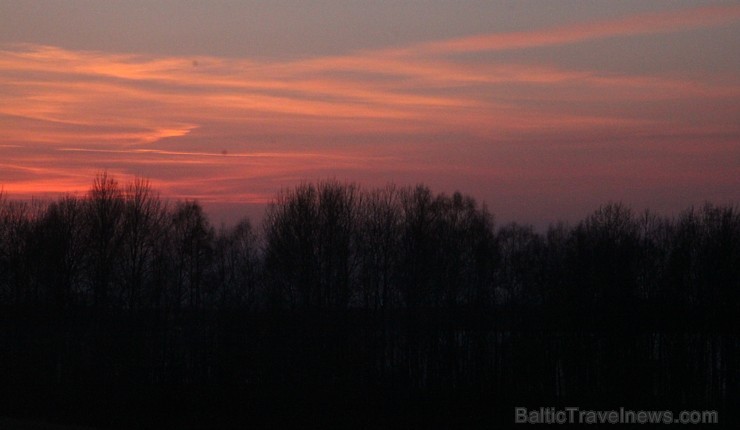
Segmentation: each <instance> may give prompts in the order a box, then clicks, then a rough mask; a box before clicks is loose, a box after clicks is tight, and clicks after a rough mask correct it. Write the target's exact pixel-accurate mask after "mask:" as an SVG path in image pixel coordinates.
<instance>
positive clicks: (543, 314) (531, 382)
mask: <svg viewBox="0 0 740 430" xmlns="http://www.w3.org/2000/svg"><path fill="white" fill-rule="evenodd" d="M738 261H740V211H738V209H737V207H735V206H714V205H711V204H706V205H705V206H703V207H701V208H698V209H697V208H690V209H688V210H686V211H684V212H682V213H680V214H679V215H678V216H677V217H675V218H669V217H661V216H658V215H656V214H654V213H651V212H649V211H646V212H643V213H640V214H639V215H636V214H635V213H634V212H633V211H632V210H631V209H630V208H629V207H627V206H626V205H624V204H621V203H608V204H606V205H604V206H601V207H600V208H598V209H597V210H596V211H594V212H593V213H592V214H590V215H589V216H587V217H586V218H585V219H584V220H582V221H580V222H577V223H575V224H574V225H572V226H570V225H567V224H562V223H560V224H555V225H552V226H550V227H549V228H548V229H547V230H546V231H545V232H544V233H540V232H538V231H537V230H536V229H535V228H533V227H532V226H528V225H522V224H517V223H509V224H506V225H503V226H501V227H497V226H496V225H495V223H494V217H493V215H492V214H490V213H489V212H488V210H487V209H486V207H485V206H481V205H479V204H478V203H477V202H476V201H475V200H474V199H472V198H471V197H469V196H465V195H464V194H461V193H459V192H456V193H453V194H451V195H448V194H435V193H433V192H432V190H431V189H429V188H428V187H426V186H424V185H417V186H415V187H408V188H397V187H395V186H394V185H387V186H385V187H382V188H377V189H365V188H362V187H360V186H358V185H356V184H346V183H340V182H338V181H336V180H329V181H324V182H319V183H317V184H311V183H305V184H300V185H298V186H296V187H294V188H291V189H287V190H284V191H282V192H281V193H279V194H278V195H277V196H276V198H275V200H274V201H273V203H272V204H271V205H270V207H269V208H268V210H267V212H266V216H265V219H264V224H263V225H262V228H254V227H253V225H252V224H251V222H250V221H249V220H248V219H243V220H242V221H240V222H239V223H237V224H236V225H234V226H228V227H227V226H222V227H221V228H220V229H219V230H218V231H216V229H214V228H213V226H212V225H211V223H210V221H209V219H208V217H207V215H206V213H205V212H204V210H203V208H202V206H201V205H200V204H199V203H198V202H195V201H184V202H174V203H169V202H167V201H165V200H162V199H161V198H160V197H159V195H158V194H157V193H156V191H154V190H153V189H152V187H151V186H150V184H149V183H148V182H147V181H146V180H143V179H135V180H134V181H132V182H130V183H127V184H125V185H123V186H121V185H119V183H118V182H117V181H116V179H115V178H113V177H112V176H110V175H108V174H107V173H105V172H103V173H101V174H99V175H98V176H96V177H95V178H94V179H93V184H92V187H91V189H90V191H89V192H88V193H87V194H85V195H83V196H64V197H61V198H59V199H57V200H55V201H50V202H39V201H31V202H22V201H11V200H9V199H8V198H7V197H6V196H3V195H0V384H2V386H3V387H4V388H5V389H4V391H2V392H3V393H5V394H6V396H5V397H4V398H3V399H2V400H3V401H1V402H0V415H10V416H18V417H23V416H25V417H29V416H41V417H46V418H47V419H48V420H52V421H60V422H71V423H80V424H88V425H93V426H99V427H103V428H105V427H112V428H119V427H132V426H133V427H136V426H144V427H147V426H150V427H161V426H173V425H175V426H182V427H186V428H187V427H195V428H198V427H201V428H209V427H213V426H214V425H215V426H229V425H241V424H255V420H257V419H258V418H260V417H261V418H263V419H271V420H273V423H274V422H278V421H279V424H286V425H287V424H291V423H297V422H301V423H303V422H306V420H307V419H311V420H323V421H324V422H325V423H327V424H338V425H342V424H347V425H350V424H352V423H356V422H357V419H356V416H360V417H362V418H361V419H362V420H363V423H365V424H367V425H369V426H377V427H387V426H391V425H394V424H398V425H404V426H413V425H417V424H420V423H422V424H429V425H435V424H436V425H449V426H453V425H455V426H459V425H467V424H470V425H475V424H478V425H484V426H487V427H488V426H490V425H491V424H507V423H510V422H511V421H510V420H511V410H512V409H511V408H512V407H513V406H514V405H526V404H534V405H543V404H553V405H554V404H566V403H567V404H579V405H584V406H586V405H588V406H591V407H594V408H596V409H599V408H607V409H609V408H614V405H625V407H627V406H634V407H635V408H637V409H654V408H657V409H674V410H675V409H697V408H702V409H703V408H706V409H720V410H722V411H723V414H724V415H722V416H723V417H725V416H726V417H727V420H728V421H732V420H733V419H735V418H733V417H732V414H731V411H732V408H733V407H734V403H733V402H734V401H735V399H736V398H737V396H738V395H740V368H738V366H736V365H735V364H734V363H736V362H737V359H738V348H737V345H738V340H740V339H739V337H738V336H739V335H738V331H737V328H738V324H737V313H738V311H740V264H737V263H738ZM111 387H115V388H113V389H112V388H111ZM327 405H329V406H327ZM492 405H493V406H492ZM274 410H281V411H282V414H281V415H280V417H279V418H276V417H275V416H274V415H270V416H269V417H268V415H269V414H270V413H269V412H265V411H274ZM443 411H444V412H443ZM445 414H446V415H445ZM276 419H277V420H278V421H275V420H276ZM280 420H282V421H280ZM396 420H400V421H399V422H397V421H396Z"/></svg>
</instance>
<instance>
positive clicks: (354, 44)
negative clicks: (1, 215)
mask: <svg viewBox="0 0 740 430" xmlns="http://www.w3.org/2000/svg"><path fill="white" fill-rule="evenodd" d="M739 48H740V3H738V2H685V1H684V2H678V1H676V2H650V1H639V2H580V1H574V2H565V1H563V2H539V1H534V2H530V1H518V2H495V1H480V2H474V1H468V2H457V1H450V2H446V1H416V2H412V1H401V2H354V1H344V0H341V1H340V0H327V1H321V2H300V1H288V2H244V1H241V2H236V1H234V2H230V1H208V2H185V1H164V0H160V1H157V0H152V1H124V2H92V1H80V0H72V1H66V2H46V1H24V2H13V1H4V0H0V131H2V133H0V187H2V189H3V190H4V192H5V193H6V194H7V195H8V196H11V197H17V198H29V197H32V196H35V197H49V196H56V195H60V194H63V193H73V194H74V193H78V194H82V193H84V192H85V191H86V190H87V189H88V188H89V186H90V183H91V180H92V177H93V176H94V175H95V174H96V173H97V172H100V171H101V170H107V171H108V172H109V173H112V174H114V175H116V176H117V177H118V178H119V179H121V180H122V181H125V180H127V179H129V178H132V177H134V176H143V177H146V178H149V179H150V181H151V182H152V184H153V185H154V186H155V187H156V188H157V189H159V190H160V191H161V193H162V194H163V195H164V196H165V197H168V198H173V199H184V198H190V199H193V198H195V199H198V200H200V201H201V202H203V203H204V204H205V205H206V206H207V207H210V208H211V209H212V210H213V211H215V212H217V213H218V214H217V218H218V217H220V218H222V219H227V220H233V219H235V218H237V217H238V214H240V213H241V212H243V210H244V208H245V207H248V206H250V207H261V205H264V204H265V203H266V202H268V201H269V200H270V199H271V198H272V196H273V195H274V194H275V193H276V192H277V191H279V190H280V189H281V188H284V187H290V186H292V185H295V184H297V183H299V182H302V181H315V180H321V179H326V178H337V179H339V180H342V181H354V182H359V183H360V184H363V185H365V186H368V187H373V186H382V185H384V184H385V183H387V182H394V183H396V184H397V185H413V184H415V183H419V182H422V183H426V184H428V185H430V186H431V187H432V189H434V190H435V191H440V192H452V191H455V190H461V191H463V192H465V193H468V194H471V195H473V196H474V197H476V198H477V199H478V200H479V201H482V202H485V203H486V204H487V205H488V207H489V209H490V210H491V211H492V212H494V214H496V215H497V217H498V218H499V219H500V220H517V221H521V222H529V223H534V224H535V225H540V226H544V225H547V224H548V223H550V222H555V221H557V220H575V219H579V218H581V217H583V216H584V215H585V214H587V213H588V212H589V211H590V210H592V209H595V208H596V207H597V206H598V205H599V204H601V203H604V202H606V201H613V200H619V201H623V202H625V203H627V204H630V205H632V206H633V207H635V208H637V209H641V208H646V207H650V208H652V209H655V210H657V211H659V212H664V213H675V212H677V211H679V210H681V209H684V208H686V207H687V206H689V205H692V204H701V203H702V202H703V201H705V200H710V201H714V202H715V203H718V204H725V203H738V202H740V49H739ZM240 211H241V212H240Z"/></svg>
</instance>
